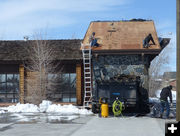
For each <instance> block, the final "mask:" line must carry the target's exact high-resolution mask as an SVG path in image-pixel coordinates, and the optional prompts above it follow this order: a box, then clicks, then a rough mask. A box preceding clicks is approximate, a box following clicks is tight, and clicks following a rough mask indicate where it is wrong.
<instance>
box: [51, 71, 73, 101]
mask: <svg viewBox="0 0 180 136" xmlns="http://www.w3.org/2000/svg"><path fill="white" fill-rule="evenodd" d="M48 81H49V84H50V91H49V92H51V94H49V99H50V100H51V101H56V102H76V73H63V74H49V75H48ZM53 89H54V90H53ZM52 93H54V94H52Z"/></svg>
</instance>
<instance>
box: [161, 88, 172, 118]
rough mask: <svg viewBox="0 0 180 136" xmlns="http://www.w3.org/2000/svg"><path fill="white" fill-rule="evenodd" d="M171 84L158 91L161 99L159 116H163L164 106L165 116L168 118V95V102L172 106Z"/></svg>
mask: <svg viewBox="0 0 180 136" xmlns="http://www.w3.org/2000/svg"><path fill="white" fill-rule="evenodd" d="M171 89H172V85H169V86H167V87H165V88H163V89H162V91H161V93H160V101H161V114H160V118H162V117H163V113H164V109H165V108H166V118H169V114H170V106H169V102H168V97H169V99H170V103H171V106H173V104H172V92H171Z"/></svg>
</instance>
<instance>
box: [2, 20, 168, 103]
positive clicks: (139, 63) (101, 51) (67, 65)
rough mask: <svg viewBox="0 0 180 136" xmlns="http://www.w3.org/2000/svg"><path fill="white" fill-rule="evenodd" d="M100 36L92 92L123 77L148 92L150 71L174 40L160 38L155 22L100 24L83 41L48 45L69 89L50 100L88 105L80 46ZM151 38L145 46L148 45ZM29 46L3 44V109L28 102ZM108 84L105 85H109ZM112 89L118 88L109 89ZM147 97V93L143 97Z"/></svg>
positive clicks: (95, 49) (94, 49)
mask: <svg viewBox="0 0 180 136" xmlns="http://www.w3.org/2000/svg"><path fill="white" fill-rule="evenodd" d="M93 32H95V37H96V38H97V42H98V44H99V45H100V46H99V47H92V73H93V74H92V75H93V77H92V79H93V89H98V86H101V87H102V86H103V83H105V82H110V81H111V80H113V81H114V80H116V81H120V80H121V77H122V76H126V77H127V76H135V77H139V78H140V84H141V88H142V89H145V90H147V91H148V69H149V66H150V62H151V61H152V60H153V59H154V58H155V57H156V56H157V55H158V54H159V53H160V52H161V50H162V49H163V48H164V47H165V46H166V45H167V44H168V43H169V41H170V39H167V38H160V37H158V36H157V33H156V29H155V25H154V22H153V21H146V20H130V21H95V22H91V23H90V25H89V28H88V30H87V32H86V34H85V36H84V39H82V40H47V42H48V44H49V46H52V47H53V49H54V50H55V51H56V59H55V61H59V62H61V63H60V64H61V65H60V67H63V70H62V71H63V72H62V74H63V76H64V77H65V78H66V84H63V85H61V86H60V87H59V88H60V89H57V90H59V92H58V91H56V92H55V93H54V94H53V98H52V99H51V100H52V101H54V102H59V103H74V104H77V105H82V104H83V100H84V99H83V97H84V74H83V56H82V51H81V43H83V44H89V37H90V36H91V34H92V33H93ZM149 34H151V35H152V38H153V40H154V42H155V44H154V43H153V42H152V41H150V42H149V43H148V47H144V46H143V44H144V40H145V39H146V37H147V36H148V35H149ZM33 42H34V41H33V40H27V41H0V104H13V103H17V102H21V103H26V100H25V98H26V97H28V87H27V79H28V78H30V77H32V76H33V72H29V71H28V70H27V69H26V67H24V62H25V61H28V58H27V53H26V50H25V49H24V46H28V45H30V44H33ZM104 85H105V84H104ZM109 86H111V87H113V84H109ZM142 93H143V92H142Z"/></svg>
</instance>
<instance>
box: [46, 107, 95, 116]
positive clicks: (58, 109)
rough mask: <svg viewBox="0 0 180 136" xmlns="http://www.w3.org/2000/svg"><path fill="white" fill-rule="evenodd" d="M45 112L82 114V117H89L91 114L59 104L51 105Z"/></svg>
mask: <svg viewBox="0 0 180 136" xmlns="http://www.w3.org/2000/svg"><path fill="white" fill-rule="evenodd" d="M46 112H59V113H61V114H83V115H90V114H92V112H91V111H88V110H86V109H78V108H77V107H75V106H73V105H63V106H62V105H60V104H52V105H50V106H49V107H48V108H47V110H46Z"/></svg>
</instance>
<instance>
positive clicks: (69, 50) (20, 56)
mask: <svg viewBox="0 0 180 136" xmlns="http://www.w3.org/2000/svg"><path fill="white" fill-rule="evenodd" d="M45 41H46V43H47V45H48V46H50V47H51V49H53V50H54V53H55V54H54V55H55V56H56V60H80V59H82V55H81V51H80V50H79V48H80V43H81V41H82V40H80V39H75V40H45ZM33 44H35V40H28V41H20V40H19V41H0V60H2V61H7V60H9V61H10V60H16V61H17V60H20V61H21V60H27V59H28V53H27V51H26V47H28V46H31V45H33Z"/></svg>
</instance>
